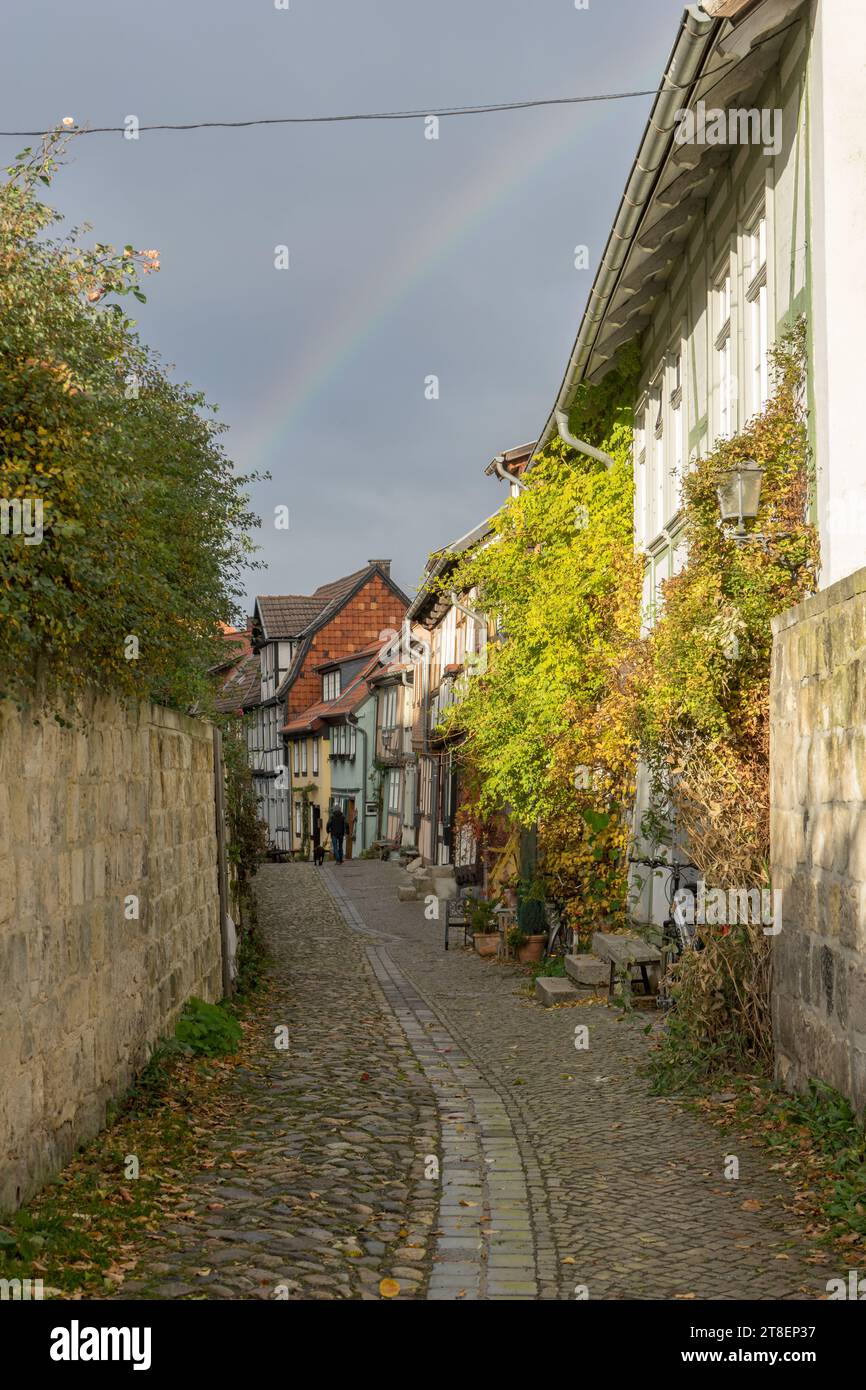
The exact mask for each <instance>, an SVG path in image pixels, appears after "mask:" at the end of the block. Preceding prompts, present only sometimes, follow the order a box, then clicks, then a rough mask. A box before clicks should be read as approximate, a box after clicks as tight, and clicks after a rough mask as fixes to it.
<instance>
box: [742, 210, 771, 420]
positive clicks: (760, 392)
mask: <svg viewBox="0 0 866 1390" xmlns="http://www.w3.org/2000/svg"><path fill="white" fill-rule="evenodd" d="M744 241H745V256H744V262H745V281H746V303H747V304H748V306H749V309H748V313H749V333H748V354H749V392H750V394H749V410H750V413H751V414H753V415H757V414H759V413H760V412H761V411H762V410H763V409H764V407H765V406H766V404H767V402H768V400H769V399H770V359H769V350H770V305H769V276H768V268H767V209H766V205H765V203H764V201H763V200H762V201H761V204H760V206H759V207H758V208H757V209H756V210H755V211H754V212H753V213H752V216H751V217H750V218H749V221H748V223H747V225H746V231H745V237H744Z"/></svg>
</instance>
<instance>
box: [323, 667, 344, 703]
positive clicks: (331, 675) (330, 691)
mask: <svg viewBox="0 0 866 1390" xmlns="http://www.w3.org/2000/svg"><path fill="white" fill-rule="evenodd" d="M339 695H340V668H339V667H338V668H337V670H336V671H326V672H325V674H324V676H323V677H322V699H323V700H336V699H338V697H339Z"/></svg>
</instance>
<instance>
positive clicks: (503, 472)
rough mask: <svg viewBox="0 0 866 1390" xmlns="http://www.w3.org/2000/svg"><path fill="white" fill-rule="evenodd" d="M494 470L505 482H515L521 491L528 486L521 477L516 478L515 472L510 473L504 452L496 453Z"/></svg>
mask: <svg viewBox="0 0 866 1390" xmlns="http://www.w3.org/2000/svg"><path fill="white" fill-rule="evenodd" d="M493 471H494V473H495V474H496V476H497V478H501V479H502V481H503V483H513V484H514V486H515V487H516V488H519V489H520V491H521V492H522V491H523V489H524V488H525V487H526V483H524V482H522V481H521V479H520V478H516V477H515V476H514V474H513V473H509V471H508V469H507V468H506V467H505V455H504V454H497V455H496V458H495V459H494V460H493Z"/></svg>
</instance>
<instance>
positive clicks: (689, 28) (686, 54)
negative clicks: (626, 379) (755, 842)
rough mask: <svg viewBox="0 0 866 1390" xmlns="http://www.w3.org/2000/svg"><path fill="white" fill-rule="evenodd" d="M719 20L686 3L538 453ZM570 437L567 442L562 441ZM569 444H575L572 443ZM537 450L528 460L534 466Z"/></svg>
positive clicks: (585, 352) (584, 359) (597, 321)
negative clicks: (677, 115)
mask: <svg viewBox="0 0 866 1390" xmlns="http://www.w3.org/2000/svg"><path fill="white" fill-rule="evenodd" d="M720 23H721V21H720V20H718V19H712V18H711V17H710V16H709V15H708V14H707V12H706V10H705V9H704V8H703V6H701V5H699V4H692V5H689V6H688V8H687V10H686V12H685V14H684V15H683V19H682V24H681V26H680V32H679V35H678V37H677V40H676V43H675V44H674V48H673V52H672V53H671V56H670V59H669V60H668V65H667V68H666V70H665V75H664V77H663V78H662V84H661V87H660V89H659V91H658V94H657V95H656V99H655V102H654V104H653V109H652V112H651V113H650V118H649V120H648V122H647V126H646V130H645V132H644V137H643V140H642V142H641V146H640V149H639V151H638V155H637V158H636V159H635V161H634V164H633V165H632V170H631V174H630V175H629V179H628V183H627V184H626V189H625V193H624V194H623V197H622V201H621V202H620V205H619V210H618V212H617V215H616V220H615V222H614V224H613V230H612V231H611V234H610V236H609V238H608V242H607V246H606V247H605V251H604V255H603V256H602V261H601V266H600V268H599V271H598V274H597V275H596V277H595V282H594V284H593V287H592V289H591V290H590V294H589V300H588V302H587V306H586V309H585V310H584V315H583V319H582V321H581V325H580V329H579V331H578V335H577V338H576V340H575V343H574V348H573V349H572V354H571V358H570V360H569V363H568V366H567V368H566V372H565V376H564V378H563V381H562V385H561V386H560V389H559V394H558V396H557V398H556V404H555V406H554V408H553V410H552V411H551V413H550V415H549V416H548V420H547V424H546V425H545V427H544V430H543V431H542V433H541V435H540V437H539V440H538V444H537V445H536V453H538V452H540V451H541V450H542V449H543V448H544V446H545V444H546V443H547V441H548V440H549V439H550V438H551V436H552V435H553V431H554V429H555V428H557V411H561V412H562V413H563V414H564V415H566V416H567V414H568V406H569V403H570V402H569V397H570V395H571V392H572V390H573V387H574V384H575V382H578V381H580V380H581V378H582V375H583V372H584V370H585V368H586V365H587V363H588V362H589V358H590V356H591V353H592V350H593V347H594V345H595V340H596V337H597V335H598V330H599V327H600V326H601V323H602V320H603V319H604V315H605V313H606V311H607V306H608V301H609V300H610V297H611V295H612V294H613V292H614V290H615V289H616V286H617V282H618V281H619V277H620V273H621V271H622V268H623V265H624V264H625V260H626V257H627V256H628V253H629V251H630V250H631V246H632V242H633V239H634V236H635V233H636V232H637V230H638V227H639V226H640V223H641V221H642V219H643V215H644V212H645V210H646V205H647V203H648V202H649V199H650V197H651V196H652V192H653V190H654V188H655V186H656V181H657V179H658V175H659V173H660V171H661V168H662V165H663V163H664V160H665V158H666V156H667V151H668V146H669V143H670V140H671V137H672V135H673V130H674V125H675V123H676V114H677V112H678V111H681V110H682V109H683V107H684V106H685V105H686V104H687V102H688V90H687V89H688V88H689V86H690V85H691V84H692V83H693V82H694V81H695V79H696V78H697V75H698V73H699V71H700V67H701V64H702V62H703V60H704V57H705V55H706V50H707V42H708V40H709V37H710V35H711V34H712V33H713V32H714V30H715V29H716V26H717V25H718V24H720ZM566 442H568V441H566ZM572 447H575V446H574V445H572ZM535 459H536V455H535V454H534V455H533V457H532V458H531V459H530V460H529V463H528V464H527V465H526V472H529V470H530V469H531V468H532V467H534V465H535Z"/></svg>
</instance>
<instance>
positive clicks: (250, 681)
mask: <svg viewBox="0 0 866 1390" xmlns="http://www.w3.org/2000/svg"><path fill="white" fill-rule="evenodd" d="M261 678H262V677H261V662H260V661H259V658H258V656H257V655H256V654H255V653H250V655H249V656H248V657H246V658H245V659H244V660H243V661H242V662H241V664H240V665H239V666H238V667H237V669H236V670H234V671H233V672H232V674H231V675H230V676H229V677H228V679H227V680H226V681H225V683H224V684H223V686H222V687H221V689H220V691H219V694H218V695H217V697H216V700H215V702H214V703H215V705H216V708H217V710H218V711H219V712H220V713H221V714H230V713H231V712H232V711H233V710H240V709H243V708H244V706H245V705H249V704H258V697H259V692H260V690H261Z"/></svg>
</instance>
